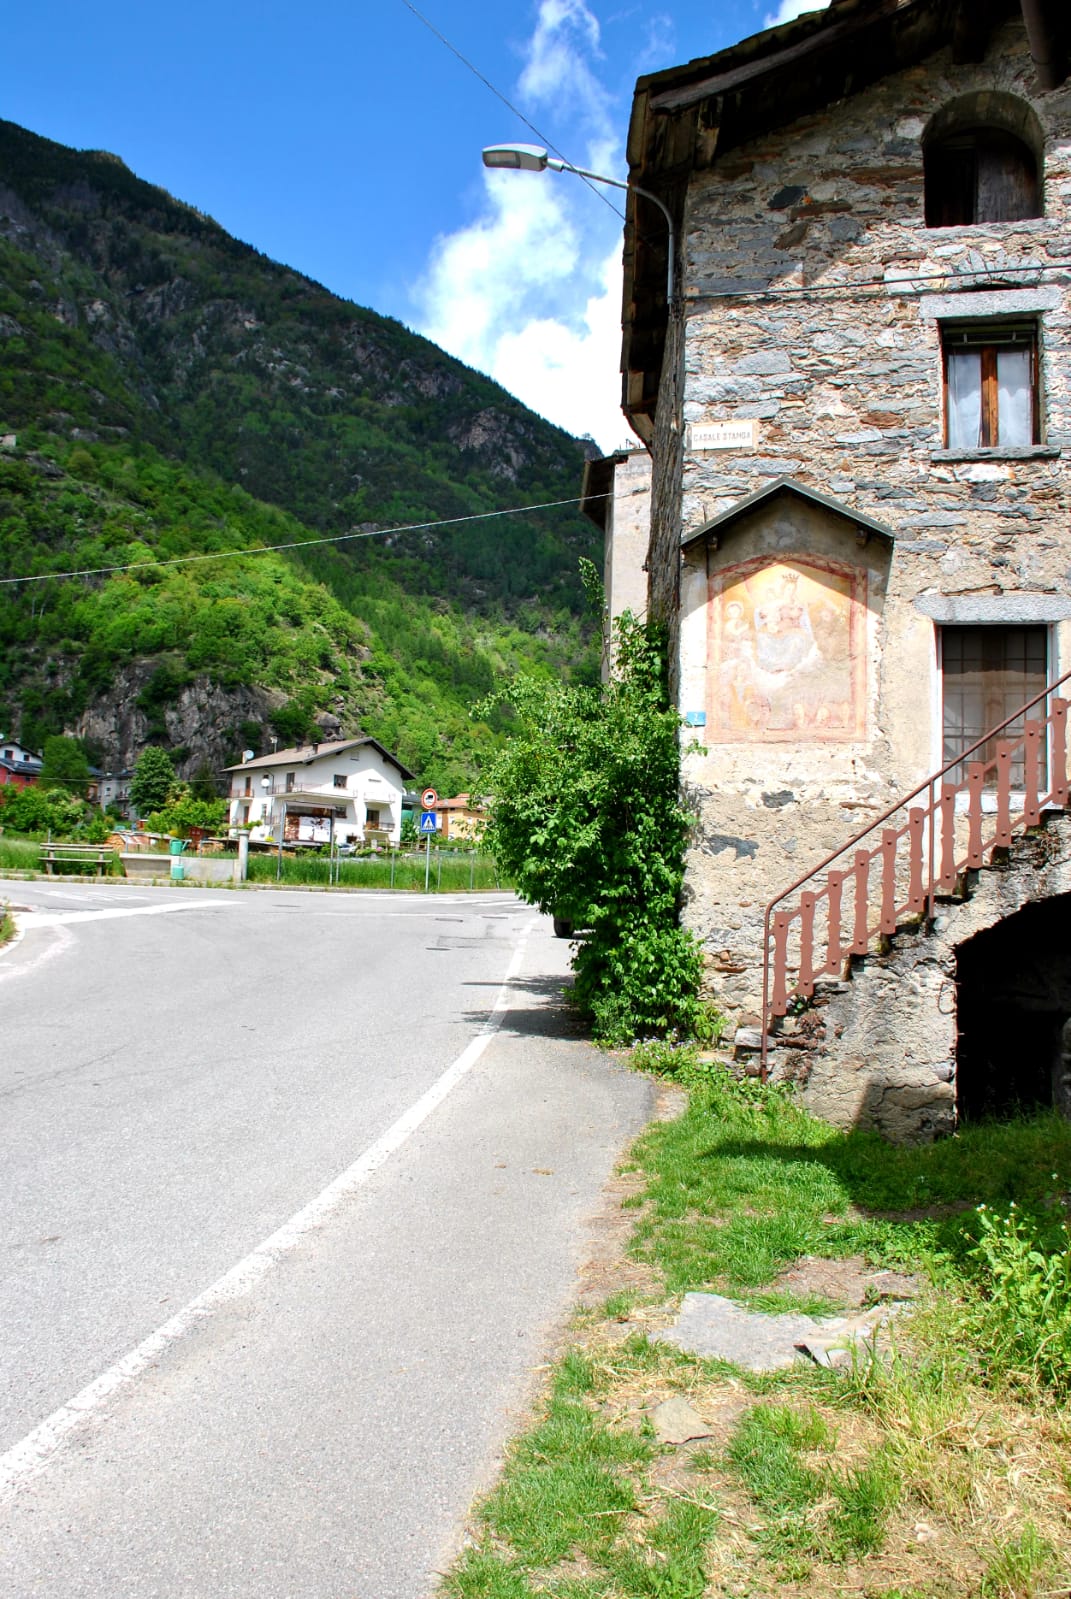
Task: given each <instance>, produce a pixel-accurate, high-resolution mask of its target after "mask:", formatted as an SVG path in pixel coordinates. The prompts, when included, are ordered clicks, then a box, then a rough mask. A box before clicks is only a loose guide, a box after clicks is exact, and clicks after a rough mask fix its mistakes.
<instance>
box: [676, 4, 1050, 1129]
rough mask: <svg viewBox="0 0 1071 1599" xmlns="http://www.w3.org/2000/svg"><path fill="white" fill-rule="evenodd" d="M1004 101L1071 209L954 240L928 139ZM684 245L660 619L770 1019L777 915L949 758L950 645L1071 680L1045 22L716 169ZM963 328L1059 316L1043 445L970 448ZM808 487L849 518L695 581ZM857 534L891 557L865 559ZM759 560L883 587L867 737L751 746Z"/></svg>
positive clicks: (730, 934)
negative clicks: (743, 628)
mask: <svg viewBox="0 0 1071 1599" xmlns="http://www.w3.org/2000/svg"><path fill="white" fill-rule="evenodd" d="M993 94H1000V95H1007V96H1014V97H1016V99H1017V101H1018V102H1019V103H1020V104H1021V107H1022V117H1023V125H1024V126H1026V125H1027V124H1030V125H1034V123H1035V122H1036V126H1037V129H1038V132H1039V140H1040V141H1041V143H1042V151H1043V171H1044V197H1045V206H1044V209H1045V214H1044V216H1043V217H1041V218H1037V219H1032V220H1029V221H1023V222H1015V223H1005V224H984V225H977V226H971V227H951V228H934V229H928V228H927V227H926V226H925V223H924V213H923V135H924V133H925V130H926V128H927V126H928V125H929V124H930V122H931V119H933V118H934V117H936V116H938V114H939V113H941V112H942V109H943V108H944V107H946V106H948V105H949V103H950V102H953V101H955V100H957V99H959V98H961V97H965V96H976V97H978V98H977V100H976V104H977V105H978V106H980V107H981V108H982V109H983V110H984V107H985V104H986V101H985V99H984V97H985V96H986V95H993ZM993 103H995V102H993ZM1003 103H1005V102H1002V104H1003ZM683 247H684V297H685V307H684V316H683V318H682V322H681V324H680V326H679V328H674V326H673V324H672V323H671V327H670V338H669V342H668V344H667V353H666V359H665V365H664V370H663V380H662V390H661V392H660V398H659V412H658V418H657V431H656V440H655V447H654V456H655V471H654V491H653V506H652V523H653V525H652V548H651V562H652V571H651V604H652V608H653V610H654V611H655V612H656V614H662V615H667V616H670V617H674V616H675V617H677V618H678V621H679V629H680V637H679V644H680V649H679V704H680V709H681V711H682V713H683V714H686V715H688V714H689V713H691V714H690V718H689V719H690V720H691V721H692V723H693V725H694V724H695V723H696V722H697V720H699V719H700V718H699V716H698V715H697V713H702V714H705V715H706V717H707V727H706V732H705V734H703V735H701V736H702V737H703V738H704V744H703V747H702V749H694V748H693V749H692V750H690V751H689V752H688V753H686V754H685V757H684V763H683V773H684V783H685V790H686V793H687V794H688V796H689V798H690V799H691V801H692V802H693V806H694V809H695V810H696V813H697V815H698V817H699V826H698V828H697V831H696V835H695V840H694V844H693V848H692V850H691V853H690V857H689V865H688V880H687V905H686V909H685V917H686V920H687V922H688V923H689V925H691V926H692V927H693V928H694V929H695V930H696V931H697V932H698V933H699V934H700V935H701V936H702V938H703V940H704V942H705V945H706V947H707V950H708V956H709V960H710V967H711V970H710V979H711V986H712V989H713V992H714V993H715V995H716V997H717V998H718V1000H719V1002H720V1004H721V1005H722V1007H723V1009H726V1010H727V1011H728V1012H729V1014H730V1016H731V1017H732V1019H733V1020H735V1021H740V1022H744V1021H747V1022H755V1021H757V1020H758V1005H759V1000H760V996H761V960H762V917H763V908H764V906H765V904H766V902H767V901H768V900H770V899H771V898H772V897H773V896H774V895H775V894H776V893H778V892H779V891H780V890H782V889H783V888H785V887H787V886H788V884H789V883H791V882H792V881H793V880H794V879H795V878H797V877H798V876H800V875H802V874H803V873H804V872H806V871H807V870H809V869H810V867H811V866H813V865H814V864H816V863H817V861H818V860H819V859H821V858H822V857H823V856H824V855H825V854H826V853H827V852H829V851H830V850H832V849H834V848H836V847H837V846H839V845H840V844H842V843H844V842H845V841H846V840H847V838H848V837H849V836H850V835H851V834H852V833H853V832H855V831H857V830H858V829H859V828H861V827H862V826H864V825H865V824H866V823H867V822H868V821H869V820H871V819H873V818H874V817H876V816H877V815H879V814H880V813H881V811H883V810H884V809H885V808H886V807H887V806H889V805H890V804H892V803H893V801H894V800H895V799H896V798H897V796H898V795H899V794H901V793H903V792H904V791H905V790H907V789H909V788H911V787H913V786H914V785H915V784H916V783H918V782H921V781H922V780H923V779H924V778H925V777H926V776H927V775H928V773H929V772H930V771H932V770H934V769H935V768H937V767H938V766H940V764H941V760H942V738H941V699H940V683H939V676H938V670H939V628H940V626H941V625H942V624H943V623H948V622H955V621H960V622H967V623H974V622H977V623H980V624H986V623H991V622H993V623H995V622H999V621H1001V620H1008V619H1014V620H1019V621H1022V622H1036V623H1039V624H1043V625H1044V626H1045V627H1046V628H1048V629H1049V635H1048V636H1049V664H1050V676H1051V675H1055V672H1056V671H1066V670H1067V669H1068V668H1069V667H1071V621H1069V618H1071V604H1069V603H1068V598H1067V596H1068V582H1069V572H1071V503H1069V501H1071V496H1069V492H1068V481H1067V452H1068V451H1069V450H1071V298H1069V287H1068V286H1069V284H1071V91H1069V90H1067V89H1064V90H1060V91H1057V92H1055V93H1052V94H1048V95H1044V96H1039V95H1038V94H1037V92H1036V89H1035V86H1034V75H1033V71H1032V68H1031V64H1030V58H1029V52H1028V50H1027V46H1026V40H1025V36H1024V33H1023V30H1022V27H1021V25H1019V24H1009V25H1008V26H1007V27H1006V28H1005V29H1003V30H1002V31H1001V32H1000V33H999V34H998V35H997V37H996V38H995V39H994V42H993V45H992V48H991V50H990V52H989V55H988V57H987V59H986V60H985V61H984V62H982V63H978V64H969V65H954V64H953V63H952V60H951V55H950V53H949V52H941V53H939V54H938V55H935V56H934V57H932V58H931V59H930V60H929V61H927V62H926V63H924V64H922V65H921V66H919V67H917V68H913V69H911V70H908V71H904V72H901V73H897V74H895V75H893V76H890V77H889V78H888V79H886V80H884V81H883V82H882V83H880V84H878V85H876V86H875V87H873V88H871V89H868V90H867V91H866V92H865V93H863V94H860V95H858V96H855V97H853V98H850V99H847V100H845V101H842V102H840V103H838V104H836V105H834V106H832V107H830V108H829V109H828V110H827V111H826V112H824V113H823V114H821V115H817V116H814V117H811V118H808V119H806V120H804V121H801V122H798V123H796V124H795V125H793V126H791V127H789V128H786V129H781V130H778V131H776V132H774V133H771V134H770V135H769V136H768V137H766V138H763V139H762V140H759V141H756V142H754V143H753V144H751V145H750V146H746V147H743V148H741V149H740V150H737V151H733V152H732V153H731V154H730V155H729V156H727V157H726V158H725V160H724V162H722V163H721V164H719V165H715V166H714V168H713V169H711V170H709V171H703V172H697V173H695V174H694V175H693V179H692V183H691V186H690V189H689V192H688V197H687V203H686V215H685V226H684V229H683ZM953 316H955V317H962V318H983V317H992V316H1001V317H1008V316H1013V317H1016V318H1020V319H1021V318H1024V317H1026V318H1032V319H1036V323H1037V327H1038V330H1039V344H1040V355H1041V392H1042V401H1041V407H1042V420H1041V426H1042V433H1041V438H1042V443H1041V444H1040V445H1038V446H1036V447H1027V448H1022V449H1018V450H1000V449H993V450H988V451H977V450H976V451H966V450H961V451H959V452H952V451H950V450H948V449H947V448H946V447H945V439H944V419H943V387H942V386H943V376H942V355H941V326H942V323H943V322H945V321H947V320H948V319H949V318H951V317H953ZM675 341H676V342H675ZM678 362H679V363H680V365H679V366H678V365H677V364H676V363H678ZM678 377H679V380H680V382H681V385H682V388H681V392H680V396H679V401H680V409H679V411H675V406H676V403H677V398H678V397H677V394H676V379H677V378H678ZM678 419H679V420H680V422H681V423H682V426H680V427H676V426H675V422H676V421H677V420H678ZM727 422H733V423H740V422H744V423H748V424H750V426H749V427H748V428H746V429H744V430H743V434H744V438H745V441H746V442H745V443H744V444H743V446H742V447H741V445H740V443H739V437H740V433H741V430H740V429H736V430H734V434H733V435H732V437H733V439H734V441H735V442H734V447H731V448H704V447H702V446H703V445H704V444H707V445H709V443H710V440H711V434H710V432H709V431H708V432H706V433H704V432H703V431H702V430H703V429H704V428H709V425H710V424H715V423H727ZM716 437H717V435H715V438H716ZM723 437H724V435H723ZM785 478H787V479H791V480H793V481H794V482H795V483H797V484H799V485H801V486H802V487H803V488H805V489H808V490H811V491H815V492H817V493H819V494H821V495H822V496H824V497H826V498H827V499H830V500H833V501H835V502H836V503H837V505H839V506H840V507H841V508H842V513H843V514H839V513H837V512H836V511H835V510H834V511H830V512H829V513H828V514H827V515H822V514H821V513H820V511H819V510H818V509H816V508H815V507H813V506H809V503H808V502H807V501H806V500H805V499H800V498H799V497H796V499H795V500H793V497H792V496H791V495H787V496H786V495H783V494H782V495H778V496H776V497H774V498H773V499H771V500H770V501H769V502H767V503H766V505H765V508H764V509H763V510H762V511H761V513H760V512H758V511H757V512H756V514H755V515H754V516H752V517H751V518H750V519H748V518H743V519H741V521H740V522H739V523H738V524H734V528H733V531H732V535H731V539H730V537H729V536H728V534H726V533H725V530H724V529H723V528H722V527H720V526H718V527H716V528H715V529H714V530H712V532H711V536H710V537H709V538H705V537H700V538H698V539H696V541H695V542H694V543H693V544H691V545H689V546H688V547H687V549H686V552H685V557H684V561H683V570H682V562H681V554H680V543H681V540H682V538H683V539H684V540H685V541H687V540H688V539H689V538H690V537H692V536H694V535H695V534H696V533H698V532H699V531H700V530H702V529H703V528H704V527H705V526H706V525H707V524H708V523H709V522H711V521H715V522H716V521H717V519H718V518H720V517H721V516H723V514H724V513H725V512H726V511H727V510H729V509H730V508H732V507H734V506H738V505H739V503H740V502H741V501H742V500H743V499H745V498H746V497H747V496H750V495H753V494H755V493H756V491H757V490H761V489H762V488H764V487H767V486H770V485H772V484H774V483H776V482H778V481H779V480H781V479H785ZM853 516H857V517H861V518H868V519H871V521H872V522H876V523H880V524H881V525H882V526H883V527H884V528H886V529H887V530H888V533H889V535H890V538H889V539H882V538H880V537H875V538H870V539H869V541H868V542H866V543H865V544H863V543H862V542H857V541H856V539H855V538H854V537H853V536H851V534H850V533H848V532H847V531H846V529H848V527H849V524H850V523H851V519H852V517H853ZM761 556H765V557H766V558H767V559H768V560H770V561H773V560H780V561H782V562H787V563H789V565H791V563H792V562H793V561H795V562H796V564H797V567H800V563H801V562H803V563H806V561H807V560H809V559H812V558H814V557H815V556H819V557H823V558H826V559H828V560H830V561H834V562H836V563H839V566H840V568H845V569H847V568H853V567H854V568H855V569H857V570H858V571H859V572H860V573H861V574H862V575H863V576H864V577H865V596H864V597H863V598H862V600H861V604H862V612H861V613H860V614H861V615H862V617H863V621H862V622H861V623H860V624H859V627H861V628H862V631H861V632H860V631H859V627H855V630H854V631H852V633H851V637H852V639H853V641H854V642H853V644H852V646H851V649H852V651H857V650H858V648H859V646H860V641H861V640H863V639H865V652H866V653H865V661H864V662H863V666H862V675H861V678H860V679H858V680H855V679H853V682H854V684H855V686H854V688H853V690H852V692H853V694H854V695H855V696H856V697H855V699H853V700H852V704H853V706H854V707H855V709H853V710H852V712H851V719H850V722H845V720H844V716H845V715H846V714H847V713H844V712H842V710H841V709H840V708H839V707H840V706H841V705H842V704H843V703H845V699H844V696H843V695H842V696H840V698H839V699H837V701H836V704H837V707H838V708H835V709H834V710H833V711H832V712H830V713H829V714H828V715H827V716H826V717H825V720H822V719H820V718H819V717H818V716H817V715H816V714H815V713H814V711H813V707H812V708H810V709H809V708H808V705H807V704H803V705H802V708H801V710H800V713H799V718H800V719H799V724H798V725H797V726H787V725H784V724H782V725H781V726H780V728H778V727H776V726H772V725H769V724H768V725H767V727H766V731H765V734H764V736H761V737H755V736H748V734H747V730H746V729H743V730H741V729H740V728H739V727H738V728H737V729H736V730H735V732H734V731H732V730H730V734H729V735H728V736H727V735H726V732H725V728H724V727H723V726H721V725H719V723H718V719H717V717H711V715H710V711H711V708H712V697H713V696H716V695H717V694H718V693H719V692H720V687H719V683H718V682H717V681H715V678H714V669H715V666H716V665H717V662H716V661H715V658H714V655H713V654H712V636H713V635H712V628H714V627H715V621H712V617H713V616H714V613H715V611H716V608H717V605H718V604H719V603H721V601H719V598H718V596H719V595H724V592H725V590H724V585H725V582H726V581H727V578H726V574H727V573H729V572H730V569H731V568H733V567H737V568H741V567H746V565H747V562H748V561H749V560H752V559H757V558H758V557H761ZM800 571H801V572H802V576H801V577H800V581H801V582H802V581H803V580H804V579H805V578H806V572H805V571H803V569H802V568H800ZM745 575H746V573H745ZM719 585H720V586H719ZM861 592H862V591H860V593H861ZM856 600H859V595H857V596H856ZM839 603H840V602H839V601H838V604H839ZM853 603H855V602H853ZM834 609H835V607H834ZM717 625H718V626H722V627H724V626H725V622H724V619H723V620H722V622H721V623H717ZM718 636H719V637H720V636H721V635H718ZM847 636H848V635H847V634H845V635H844V637H847ZM843 648H846V646H842V649H843ZM860 695H861V696H862V698H861V701H860V700H859V696H860ZM860 705H861V715H857V714H856V712H857V711H858V710H859V707H860ZM764 714H765V713H764ZM774 722H776V717H775V718H774ZM691 736H692V735H691V734H688V735H687V737H689V738H690V737H691ZM938 1114H940V1113H938Z"/></svg>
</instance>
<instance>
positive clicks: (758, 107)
mask: <svg viewBox="0 0 1071 1599" xmlns="http://www.w3.org/2000/svg"><path fill="white" fill-rule="evenodd" d="M1020 9H1021V11H1022V14H1023V16H1024V18H1025V20H1026V27H1027V32H1028V36H1029V40H1030V47H1031V52H1032V54H1033V57H1034V60H1035V64H1036V68H1037V72H1038V78H1039V83H1040V84H1041V86H1042V87H1055V86H1056V85H1057V84H1059V83H1061V82H1063V81H1064V80H1065V79H1066V76H1067V69H1068V57H1069V53H1071V21H1069V20H1068V17H1069V15H1071V12H1069V10H1068V8H1067V6H1066V0H832V3H831V4H830V6H829V8H828V10H826V11H820V12H811V13H808V14H805V15H804V16H802V17H799V18H797V19H796V20H795V21H793V22H788V23H784V24H783V25H782V26H781V27H778V28H769V29H767V30H766V31H765V32H763V33H758V34H755V35H753V36H752V37H751V38H749V39H744V40H742V41H741V42H740V43H739V44H736V45H733V46H732V48H731V49H728V50H723V51H721V52H719V53H718V54H717V55H713V56H705V57H702V58H700V59H698V60H695V61H689V62H687V63H686V64H685V65H683V66H679V67H671V68H669V69H667V70H666V71H664V72H656V73H651V74H649V75H648V76H646V77H642V78H640V79H639V81H638V82H637V84H636V90H635V95H634V97H633V104H632V117H631V121H630V123H629V133H628V161H629V180H630V182H631V183H633V184H637V185H639V186H640V187H641V188H645V189H648V190H650V191H651V192H652V193H654V194H656V195H657V196H658V198H659V199H660V200H661V201H662V202H663V204H665V205H666V206H667V207H668V209H669V210H670V212H671V213H672V214H673V215H674V217H675V218H676V219H677V225H678V231H679V230H680V224H681V221H682V219H683V215H684V202H685V196H686V194H687V189H688V184H689V181H690V179H691V176H692V174H693V173H694V172H697V171H703V170H710V169H716V168H717V167H718V166H719V165H720V164H723V165H724V166H725V168H726V171H727V173H728V172H731V170H732V169H731V165H730V164H729V162H728V160H727V157H729V156H730V155H731V153H732V152H733V151H734V150H737V149H739V148H740V147H741V146H742V145H744V144H746V143H747V142H748V141H749V140H751V139H755V138H758V137H760V136H761V135H764V134H766V133H769V132H771V131H772V130H774V129H776V128H781V127H787V126H788V125H789V124H790V123H792V122H795V121H797V120H798V119H799V118H800V117H804V116H808V115H811V114H813V113H814V112H816V111H818V110H821V109H822V107H824V106H827V105H832V104H834V103H835V102H836V101H838V100H843V99H846V98H848V97H849V96H852V95H856V94H858V93H860V92H861V91H862V90H864V89H866V88H868V87H869V86H870V85H871V84H873V83H876V82H878V81H879V80H880V79H882V78H885V77H888V76H889V75H890V74H891V73H893V72H898V71H900V70H902V69H904V68H907V67H911V66H914V65H915V64H916V63H917V62H919V61H921V60H924V59H925V58H926V57H927V56H929V55H932V54H933V53H934V52H935V51H937V50H940V49H944V48H950V49H951V51H952V57H953V60H955V61H962V62H966V61H979V60H982V59H983V57H984V55H985V52H986V49H987V47H988V44H989V41H990V38H991V36H992V33H993V30H994V29H995V28H996V27H997V26H999V25H1000V24H1001V23H1003V22H1005V21H1006V20H1007V19H1008V18H1010V17H1012V16H1015V15H1017V14H1019V12H1020ZM624 269H625V271H624V293H623V301H622V329H623V342H622V354H621V371H622V406H623V409H624V411H625V414H626V416H627V417H628V419H629V421H630V422H631V424H632V426H633V428H634V429H635V431H636V432H637V433H638V434H639V435H640V437H641V438H642V439H643V440H644V441H645V442H647V443H649V442H650V441H651V438H652V435H653V428H654V413H655V408H656V405H657V400H658V388H659V382H660V379H661V371H662V357H663V352H664V348H665V339H666V326H667V317H668V307H667V303H666V229H665V227H664V225H662V224H661V223H660V219H659V218H658V216H657V213H656V211H655V208H654V207H653V206H651V205H650V204H649V202H645V201H644V200H643V199H637V197H636V196H635V195H634V194H630V195H629V197H628V207H627V214H626V221H625V248H624Z"/></svg>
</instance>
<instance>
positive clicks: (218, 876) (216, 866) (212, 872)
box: [119, 850, 241, 883]
mask: <svg viewBox="0 0 1071 1599" xmlns="http://www.w3.org/2000/svg"><path fill="white" fill-rule="evenodd" d="M119 858H120V860H121V861H122V863H123V871H124V872H125V873H126V875H127V877H137V878H141V879H143V880H144V879H155V880H157V881H161V882H162V881H165V880H169V879H170V877H171V862H172V859H173V858H175V859H177V860H178V861H179V862H180V863H181V866H182V876H183V879H184V881H186V882H192V883H237V882H240V881H241V879H240V877H239V868H238V858H237V856H235V855H179V856H177V857H172V856H170V855H146V854H143V853H142V852H140V851H136V850H124V851H123V852H122V854H121V855H120V857H119Z"/></svg>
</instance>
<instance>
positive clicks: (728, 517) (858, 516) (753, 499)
mask: <svg viewBox="0 0 1071 1599" xmlns="http://www.w3.org/2000/svg"><path fill="white" fill-rule="evenodd" d="M782 495H794V496H795V497H796V498H797V499H800V500H805V501H806V502H807V503H808V504H809V505H814V506H818V507H820V508H821V509H822V510H824V511H831V512H832V513H833V515H834V516H836V517H840V518H842V519H843V521H844V522H845V523H846V524H847V526H846V528H845V531H846V532H851V533H853V534H854V536H855V539H856V542H857V543H859V544H865V543H866V542H867V540H868V539H870V538H871V537H872V536H873V537H877V538H881V539H885V540H887V541H888V543H889V544H890V545H891V544H892V542H893V539H894V538H895V534H894V533H893V532H892V529H891V528H888V527H886V526H885V524H884V523H883V522H877V521H875V519H874V518H873V517H872V516H864V515H863V513H862V512H861V511H855V510H853V509H852V507H851V506H850V505H845V504H843V502H842V501H840V500H835V499H832V498H831V497H830V496H829V495H827V494H819V493H817V492H816V491H815V490H814V489H809V488H807V487H806V486H805V485H804V484H802V483H797V482H795V480H794V479H793V478H788V477H783V478H778V479H777V481H776V482H774V483H771V484H769V485H768V486H767V487H765V488H761V489H758V490H756V492H755V493H754V494H748V495H745V497H744V498H743V499H742V500H738V501H737V502H736V504H735V505H730V506H729V508H728V509H727V510H725V511H722V512H720V513H719V514H718V515H717V516H714V517H711V519H710V520H709V521H708V522H704V523H703V525H702V527H698V528H696V529H695V530H694V531H693V532H691V533H688V534H686V535H685V537H684V538H683V539H682V540H681V551H682V553H684V552H687V551H688V550H690V549H692V548H693V547H694V546H695V545H697V544H699V543H701V542H712V543H713V544H714V546H715V547H717V546H718V545H720V544H721V543H722V542H723V541H724V540H725V539H726V538H727V537H728V536H729V535H731V534H732V533H733V532H734V531H735V529H736V527H737V526H738V524H739V523H740V522H741V521H742V520H743V519H744V518H745V517H747V516H750V514H751V513H752V512H753V511H755V510H757V509H758V508H759V507H760V506H762V505H763V504H767V503H770V502H772V501H774V500H776V499H778V498H779V497H780V496H782Z"/></svg>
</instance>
